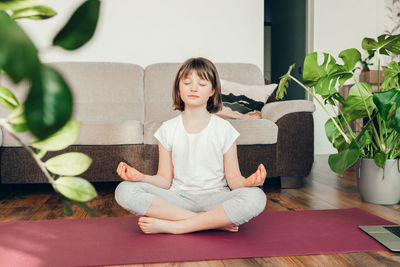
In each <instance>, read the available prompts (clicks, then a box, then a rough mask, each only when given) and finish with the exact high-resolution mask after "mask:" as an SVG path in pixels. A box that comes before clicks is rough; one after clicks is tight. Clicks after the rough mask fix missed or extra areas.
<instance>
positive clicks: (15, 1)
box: [0, 0, 37, 10]
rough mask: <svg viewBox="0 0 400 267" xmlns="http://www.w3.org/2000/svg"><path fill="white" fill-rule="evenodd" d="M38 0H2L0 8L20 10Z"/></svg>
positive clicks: (34, 3)
mask: <svg viewBox="0 0 400 267" xmlns="http://www.w3.org/2000/svg"><path fill="white" fill-rule="evenodd" d="M36 2H37V0H1V1H0V10H18V9H23V8H27V7H31V6H34V5H36Z"/></svg>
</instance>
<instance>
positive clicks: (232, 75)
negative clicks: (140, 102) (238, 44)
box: [144, 63, 264, 122]
mask: <svg viewBox="0 0 400 267" xmlns="http://www.w3.org/2000/svg"><path fill="white" fill-rule="evenodd" d="M181 65H182V63H157V64H153V65H149V66H147V67H146V69H145V71H144V90H145V93H144V95H145V109H146V111H145V122H149V121H166V120H168V119H171V118H173V117H175V116H177V115H178V114H179V112H178V111H174V110H173V105H172V87H173V82H174V79H175V75H176V73H177V72H178V70H179V68H180V66H181ZM215 66H216V68H217V70H218V73H219V76H220V79H225V80H229V81H233V82H237V83H242V84H249V85H263V84H264V78H263V75H262V72H261V70H260V69H259V68H258V67H257V66H256V65H253V64H245V63H216V64H215Z"/></svg>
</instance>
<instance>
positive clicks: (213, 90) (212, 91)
mask: <svg viewBox="0 0 400 267" xmlns="http://www.w3.org/2000/svg"><path fill="white" fill-rule="evenodd" d="M214 94H215V89H214V88H213V89H212V90H211V93H210V97H211V96H213V95H214Z"/></svg>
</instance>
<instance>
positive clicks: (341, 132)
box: [289, 74, 351, 144]
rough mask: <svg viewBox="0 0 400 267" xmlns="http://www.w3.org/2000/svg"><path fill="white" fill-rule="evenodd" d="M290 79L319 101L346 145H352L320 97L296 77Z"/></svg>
mask: <svg viewBox="0 0 400 267" xmlns="http://www.w3.org/2000/svg"><path fill="white" fill-rule="evenodd" d="M289 76H290V78H291V79H293V80H294V81H295V82H296V83H297V84H298V85H300V86H301V87H303V88H304V89H305V90H306V91H307V92H309V93H310V94H311V95H312V96H313V97H314V99H316V100H317V102H318V104H319V105H320V106H321V107H322V109H323V110H324V111H325V112H326V114H328V116H329V118H330V119H331V120H332V122H333V124H334V125H335V127H336V128H337V129H338V131H339V132H340V134H341V135H342V136H343V138H344V140H345V141H346V143H348V144H350V143H351V141H350V139H349V137H347V135H346V134H345V133H344V132H343V131H342V129H341V127H340V126H339V125H338V124H337V122H336V121H335V119H334V118H333V117H332V115H331V114H330V113H329V111H328V110H327V109H326V108H325V106H324V105H323V104H322V103H321V101H320V100H319V99H318V97H317V96H316V95H315V94H314V93H313V92H312V91H311V90H310V89H309V88H307V87H306V86H304V85H303V84H302V83H301V82H300V81H299V80H297V79H296V78H295V77H293V76H292V75H290V74H289Z"/></svg>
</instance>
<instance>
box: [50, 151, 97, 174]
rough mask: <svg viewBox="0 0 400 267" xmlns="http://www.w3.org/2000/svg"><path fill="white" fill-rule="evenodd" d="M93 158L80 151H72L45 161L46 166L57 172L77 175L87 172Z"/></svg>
mask: <svg viewBox="0 0 400 267" xmlns="http://www.w3.org/2000/svg"><path fill="white" fill-rule="evenodd" d="M91 163H92V159H91V158H90V157H88V156H86V155H85V154H83V153H80V152H70V153H65V154H61V155H59V156H56V157H53V158H51V159H49V160H47V161H46V162H45V166H46V168H47V169H48V170H49V171H50V172H52V173H55V174H59V175H66V176H75V175H79V174H81V173H83V172H85V171H86V170H87V169H88V168H89V166H90V164H91Z"/></svg>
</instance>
